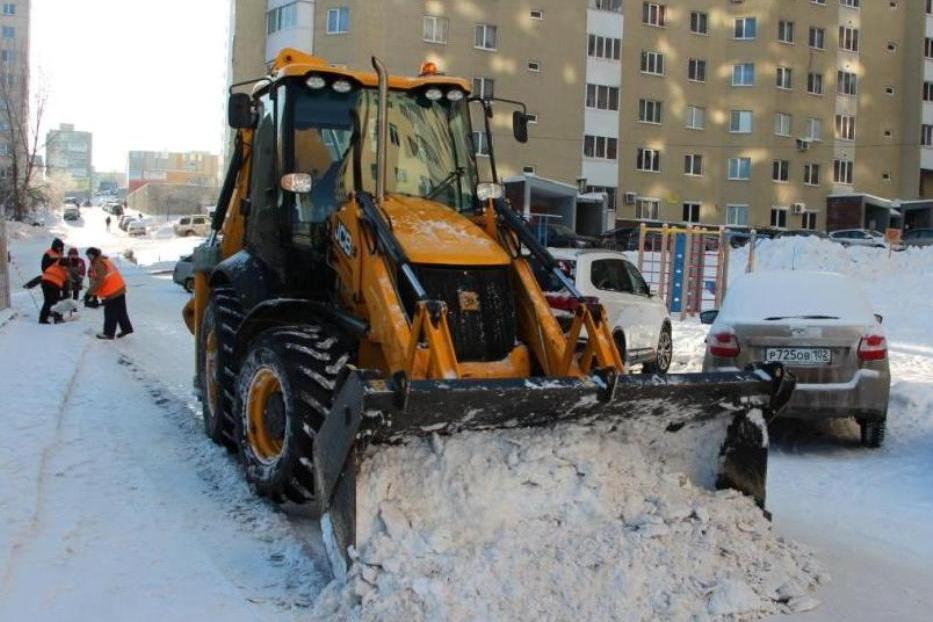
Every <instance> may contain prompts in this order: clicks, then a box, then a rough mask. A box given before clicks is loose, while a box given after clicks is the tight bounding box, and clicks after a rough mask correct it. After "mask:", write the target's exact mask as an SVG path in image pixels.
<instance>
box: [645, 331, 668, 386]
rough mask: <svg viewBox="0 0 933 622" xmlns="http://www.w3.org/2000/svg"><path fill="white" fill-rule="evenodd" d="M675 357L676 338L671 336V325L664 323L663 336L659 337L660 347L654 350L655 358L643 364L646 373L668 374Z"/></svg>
mask: <svg viewBox="0 0 933 622" xmlns="http://www.w3.org/2000/svg"><path fill="white" fill-rule="evenodd" d="M673 358H674V340H673V339H672V338H671V327H670V326H668V325H666V324H665V325H664V327H663V328H662V329H661V336H660V337H658V347H657V348H656V349H655V351H654V360H652V361H649V362H647V363H645V364H644V365H643V366H642V373H645V374H666V373H667V370H668V369H670V367H671V361H672V360H673Z"/></svg>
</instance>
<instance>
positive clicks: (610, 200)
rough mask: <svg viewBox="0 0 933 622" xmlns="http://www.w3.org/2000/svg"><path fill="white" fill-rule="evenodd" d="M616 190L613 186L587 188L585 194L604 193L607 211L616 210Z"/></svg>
mask: <svg viewBox="0 0 933 622" xmlns="http://www.w3.org/2000/svg"><path fill="white" fill-rule="evenodd" d="M617 191H618V188H615V187H613V186H587V187H586V192H587V193H588V194H589V193H591V192H605V193H606V203H607V207H608V208H609V209H615V208H616V193H617Z"/></svg>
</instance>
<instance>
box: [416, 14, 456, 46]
mask: <svg viewBox="0 0 933 622" xmlns="http://www.w3.org/2000/svg"><path fill="white" fill-rule="evenodd" d="M449 30H450V20H449V19H447V18H446V17H438V16H436V15H425V16H424V34H423V35H422V36H423V38H424V40H425V41H427V42H428V43H442V44H446V43H447V32H448V31H449Z"/></svg>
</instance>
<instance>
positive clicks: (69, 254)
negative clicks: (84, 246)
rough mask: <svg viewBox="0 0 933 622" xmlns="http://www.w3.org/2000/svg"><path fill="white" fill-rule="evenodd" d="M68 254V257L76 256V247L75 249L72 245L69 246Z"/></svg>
mask: <svg viewBox="0 0 933 622" xmlns="http://www.w3.org/2000/svg"><path fill="white" fill-rule="evenodd" d="M68 256H69V257H77V256H78V249H76V248H75V247H74V246H72V247H71V248H69V249H68Z"/></svg>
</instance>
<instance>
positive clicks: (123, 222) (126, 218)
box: [117, 214, 136, 231]
mask: <svg viewBox="0 0 933 622" xmlns="http://www.w3.org/2000/svg"><path fill="white" fill-rule="evenodd" d="M133 220H136V218H134V217H133V216H130V215H129V214H124V215H122V216H120V222H118V223H117V226H118V227H120V229H122V230H123V231H126V227H127V226H128V225H129V224H130V222H131V221H133Z"/></svg>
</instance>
